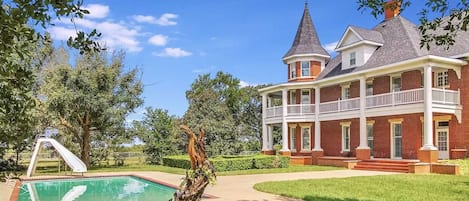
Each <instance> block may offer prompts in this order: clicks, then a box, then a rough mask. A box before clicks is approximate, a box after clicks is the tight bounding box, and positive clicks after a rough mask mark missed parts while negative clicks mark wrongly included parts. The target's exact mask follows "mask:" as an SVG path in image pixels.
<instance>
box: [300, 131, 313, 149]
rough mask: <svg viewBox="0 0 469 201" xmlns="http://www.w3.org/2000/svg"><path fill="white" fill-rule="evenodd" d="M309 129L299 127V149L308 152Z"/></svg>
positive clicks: (309, 141)
mask: <svg viewBox="0 0 469 201" xmlns="http://www.w3.org/2000/svg"><path fill="white" fill-rule="evenodd" d="M310 133H311V132H310V127H301V138H302V141H301V149H302V150H310V149H311V148H310V147H311V139H310V138H311V134H310Z"/></svg>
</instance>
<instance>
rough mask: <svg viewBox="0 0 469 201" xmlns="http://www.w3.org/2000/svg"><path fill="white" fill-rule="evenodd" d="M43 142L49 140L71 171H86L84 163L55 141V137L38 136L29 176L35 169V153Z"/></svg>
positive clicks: (36, 153) (37, 152)
mask: <svg viewBox="0 0 469 201" xmlns="http://www.w3.org/2000/svg"><path fill="white" fill-rule="evenodd" d="M44 142H49V143H50V144H51V145H52V146H53V147H54V148H55V149H56V150H57V152H58V153H59V154H60V156H61V157H62V158H63V159H64V161H65V163H67V165H68V166H69V167H70V168H71V169H72V172H78V173H83V172H86V171H87V168H86V165H85V163H83V161H81V160H80V159H79V158H78V157H77V156H75V154H73V153H72V152H71V151H70V150H68V149H67V148H65V147H64V146H63V145H62V144H60V143H59V142H57V141H56V140H55V139H52V138H39V139H38V140H37V142H36V146H35V148H34V152H33V156H32V157H31V161H30V163H29V167H28V172H27V176H28V177H31V175H32V174H33V173H34V171H35V170H36V164H37V155H38V154H39V151H40V149H41V144H42V143H44Z"/></svg>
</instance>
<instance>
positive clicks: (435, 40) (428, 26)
mask: <svg viewBox="0 0 469 201" xmlns="http://www.w3.org/2000/svg"><path fill="white" fill-rule="evenodd" d="M388 2H390V3H388ZM414 2H415V1H414ZM411 4H412V1H410V0H392V1H389V0H358V10H362V11H364V10H368V9H369V10H370V13H371V14H372V15H373V16H374V17H375V18H376V17H378V16H380V15H382V14H383V13H384V11H385V10H386V9H395V8H396V7H400V8H401V11H403V10H405V9H406V8H408V7H409V6H410V5H411ZM419 15H420V19H419V20H420V25H419V31H420V34H421V35H422V39H421V41H420V47H421V48H423V47H425V48H427V49H430V48H431V46H432V45H437V46H444V47H446V48H450V47H451V46H452V45H453V44H454V42H455V40H454V37H455V36H456V34H457V33H458V32H459V31H467V28H468V27H467V26H468V24H469V1H467V0H426V1H425V6H424V7H423V8H421V11H420V12H419ZM433 16H436V17H433Z"/></svg>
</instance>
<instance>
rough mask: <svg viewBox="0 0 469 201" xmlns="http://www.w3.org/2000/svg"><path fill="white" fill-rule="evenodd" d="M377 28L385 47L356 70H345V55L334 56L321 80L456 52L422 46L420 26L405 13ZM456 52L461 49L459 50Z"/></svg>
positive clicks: (378, 49)
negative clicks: (405, 15)
mask: <svg viewBox="0 0 469 201" xmlns="http://www.w3.org/2000/svg"><path fill="white" fill-rule="evenodd" d="M373 30H374V31H377V32H379V33H381V35H382V37H383V40H384V42H383V46H381V47H378V48H377V50H376V51H375V52H374V53H373V55H372V56H371V57H370V58H369V59H368V61H367V62H366V63H365V64H364V65H362V66H358V67H356V68H353V69H346V70H342V69H341V66H342V63H341V62H342V59H341V55H340V54H338V56H337V57H336V58H334V59H332V60H331V61H330V62H329V63H328V64H327V65H326V68H325V69H324V70H323V72H321V74H320V75H319V77H318V78H317V80H319V79H324V78H328V77H333V76H337V75H342V74H346V73H350V72H357V71H362V70H367V69H371V68H376V67H380V66H384V65H388V64H392V63H396V62H401V61H405V60H409V59H414V58H417V57H421V56H425V55H429V54H432V55H436V56H445V54H446V55H450V54H454V53H449V52H445V51H441V50H440V49H438V48H435V50H432V52H428V51H427V50H426V49H425V48H423V49H420V34H419V31H418V28H417V26H416V25H415V24H413V23H412V22H410V21H408V20H407V19H405V18H403V17H401V16H396V17H394V18H392V19H390V20H387V21H383V22H382V23H380V24H378V25H377V26H376V27H375V28H374V29H373ZM465 34H466V33H465ZM468 36H469V35H466V36H465V37H464V38H465V39H464V40H463V39H461V41H462V44H461V45H458V46H463V44H467V43H466V42H464V41H468V40H469V39H468V38H469V37H468ZM459 38H460V37H459V36H458V38H457V39H458V40H459ZM458 40H457V42H456V43H460V41H458ZM454 48H455V49H464V50H458V51H459V52H464V51H465V52H469V46H468V47H465V48H460V47H454ZM452 51H453V52H458V51H457V50H452Z"/></svg>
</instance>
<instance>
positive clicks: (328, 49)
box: [324, 41, 339, 54]
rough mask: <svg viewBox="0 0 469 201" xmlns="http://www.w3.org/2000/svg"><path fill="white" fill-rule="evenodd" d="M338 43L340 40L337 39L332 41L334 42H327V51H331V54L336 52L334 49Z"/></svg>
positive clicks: (325, 46)
mask: <svg viewBox="0 0 469 201" xmlns="http://www.w3.org/2000/svg"><path fill="white" fill-rule="evenodd" d="M337 43H339V41H335V42H332V43H328V44H325V45H324V49H326V51H327V52H329V54H330V53H333V52H335V51H334V49H335V47H337Z"/></svg>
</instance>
